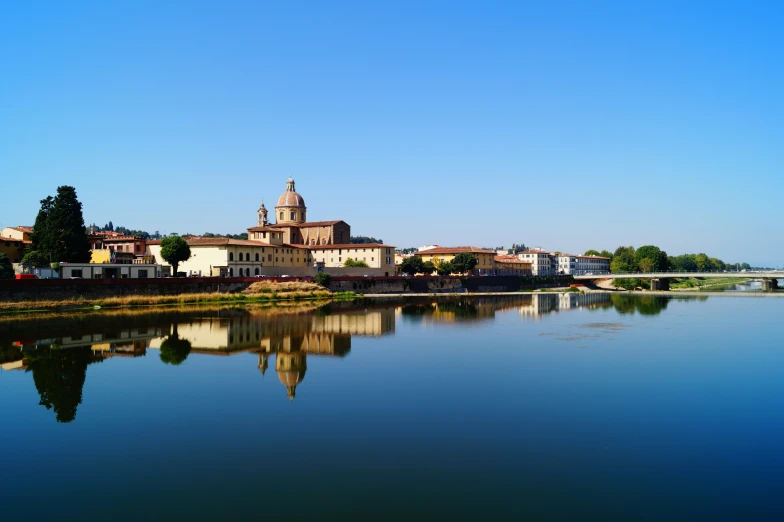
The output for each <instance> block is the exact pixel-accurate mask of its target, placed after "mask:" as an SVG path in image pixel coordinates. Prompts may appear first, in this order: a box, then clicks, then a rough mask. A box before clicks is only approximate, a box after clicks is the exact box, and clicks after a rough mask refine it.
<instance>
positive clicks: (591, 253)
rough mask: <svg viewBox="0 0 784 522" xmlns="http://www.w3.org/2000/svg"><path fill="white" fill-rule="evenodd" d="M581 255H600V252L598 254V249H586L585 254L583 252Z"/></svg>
mask: <svg viewBox="0 0 784 522" xmlns="http://www.w3.org/2000/svg"><path fill="white" fill-rule="evenodd" d="M583 255H584V256H598V255H600V254H599V251H598V250H588V251H586V252H585V254H583Z"/></svg>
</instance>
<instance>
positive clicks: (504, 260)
mask: <svg viewBox="0 0 784 522" xmlns="http://www.w3.org/2000/svg"><path fill="white" fill-rule="evenodd" d="M493 260H494V261H495V262H496V263H524V264H526V265H530V264H531V262H530V261H523V260H522V259H518V257H517V256H495V257H494V258H493Z"/></svg>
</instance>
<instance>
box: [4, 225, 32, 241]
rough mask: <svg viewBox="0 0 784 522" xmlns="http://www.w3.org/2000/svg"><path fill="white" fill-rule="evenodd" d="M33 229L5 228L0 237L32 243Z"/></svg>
mask: <svg viewBox="0 0 784 522" xmlns="http://www.w3.org/2000/svg"><path fill="white" fill-rule="evenodd" d="M32 233H33V227H26V226H18V227H5V228H4V229H3V230H2V231H0V236H3V237H10V238H11V239H16V240H18V241H32V237H31V236H32Z"/></svg>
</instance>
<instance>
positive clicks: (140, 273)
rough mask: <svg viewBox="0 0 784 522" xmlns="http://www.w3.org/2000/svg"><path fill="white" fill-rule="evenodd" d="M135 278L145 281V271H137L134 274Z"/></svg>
mask: <svg viewBox="0 0 784 522" xmlns="http://www.w3.org/2000/svg"><path fill="white" fill-rule="evenodd" d="M136 277H138V278H139V279H147V270H139V271H138V272H137V273H136Z"/></svg>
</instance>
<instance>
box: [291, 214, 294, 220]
mask: <svg viewBox="0 0 784 522" xmlns="http://www.w3.org/2000/svg"><path fill="white" fill-rule="evenodd" d="M291 220H292V221H294V212H291Z"/></svg>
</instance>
